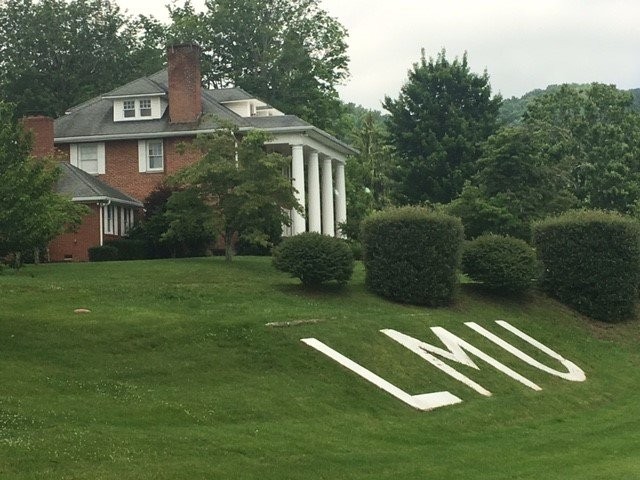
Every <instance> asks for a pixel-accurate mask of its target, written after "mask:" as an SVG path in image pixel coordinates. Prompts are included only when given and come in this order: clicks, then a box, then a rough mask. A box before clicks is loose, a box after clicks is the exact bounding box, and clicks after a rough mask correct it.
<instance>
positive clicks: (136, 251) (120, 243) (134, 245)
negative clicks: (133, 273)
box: [105, 238, 148, 260]
mask: <svg viewBox="0 0 640 480" xmlns="http://www.w3.org/2000/svg"><path fill="white" fill-rule="evenodd" d="M105 245H106V246H110V247H114V248H115V249H116V250H117V251H118V260H144V259H146V258H148V256H147V244H146V242H145V241H144V240H134V239H132V238H123V239H120V240H110V241H108V242H105Z"/></svg>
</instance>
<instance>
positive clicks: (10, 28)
mask: <svg viewBox="0 0 640 480" xmlns="http://www.w3.org/2000/svg"><path fill="white" fill-rule="evenodd" d="M156 27H157V25H156ZM161 36H162V34H161V33H160V32H159V31H158V30H157V28H155V29H154V24H153V22H148V21H145V20H143V19H138V20H136V19H132V18H130V17H128V16H126V15H124V14H123V13H122V12H121V11H120V9H119V7H118V6H117V5H116V4H115V3H114V2H113V1H111V0H75V1H71V2H68V1H66V0H40V1H36V0H5V1H3V2H0V91H1V92H2V98H3V99H4V100H5V101H9V102H12V103H14V104H15V105H16V115H17V116H24V115H29V114H46V115H51V116H60V115H62V114H63V113H64V112H65V111H66V110H67V109H68V108H69V107H71V106H73V105H76V104H78V103H81V102H83V101H85V100H87V99H89V98H92V97H93V96H95V95H97V94H99V93H104V92H106V91H108V90H111V89H112V88H114V87H116V86H118V85H121V84H123V83H126V82H127V81H129V80H132V79H135V78H137V77H139V76H142V75H144V74H149V73H152V72H153V71H156V70H159V69H160V68H162V62H163V58H164V52H163V51H162V49H161V48H160V46H159V45H158V40H159V37H161Z"/></svg>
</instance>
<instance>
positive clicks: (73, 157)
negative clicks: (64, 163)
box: [69, 143, 80, 168]
mask: <svg viewBox="0 0 640 480" xmlns="http://www.w3.org/2000/svg"><path fill="white" fill-rule="evenodd" d="M69 162H70V163H71V165H73V166H74V167H76V168H80V167H78V144H76V143H72V144H71V145H69Z"/></svg>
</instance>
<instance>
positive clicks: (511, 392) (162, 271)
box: [0, 258, 640, 480]
mask: <svg viewBox="0 0 640 480" xmlns="http://www.w3.org/2000/svg"><path fill="white" fill-rule="evenodd" d="M0 292H1V294H0V379H1V381H0V478H10V479H16V480H20V479H35V478H56V479H58V478H59V479H119V480H125V479H211V478H215V479H217V478H220V479H233V478H241V479H260V480H267V479H300V478H305V479H398V478H403V479H404V478H406V479H414V478H415V479H418V478H420V479H427V478H429V479H432V478H433V479H462V478H464V479H521V478H522V479H525V478H526V479H534V478H535V479H538V478H544V479H568V478H580V479H611V478H625V479H634V478H640V443H639V442H638V432H639V431H640V401H639V400H638V385H639V384H640V368H638V367H639V366H640V348H639V347H638V341H639V340H640V328H639V327H638V324H637V323H629V324H624V325H617V326H604V325H601V324H595V323H593V322H589V321H587V320H585V319H583V318H579V317H577V316H576V315H574V314H572V313H571V312H569V311H568V310H566V309H565V308H563V307H561V306H559V305H558V304H557V303H555V302H553V301H551V300H548V299H545V298H542V297H538V296H532V297H531V298H529V299H527V300H526V301H522V302H515V301H498V300H491V299H487V298H485V297H482V296H480V295H478V294H477V293H474V291H473V290H472V289H471V288H469V287H466V288H464V289H463V291H462V292H461V294H460V295H459V299H458V301H457V303H456V304H455V305H454V306H452V307H450V308H443V309H424V308H418V307H408V306H402V305H397V304H393V303H389V302H386V301H384V300H381V299H379V298H376V297H374V296H372V295H370V294H368V293H366V291H365V289H364V287H363V272H362V270H358V271H357V272H356V275H355V278H354V280H353V282H352V283H351V284H350V286H349V287H348V288H347V289H346V290H345V291H344V292H336V291H333V290H332V289H331V288H327V289H326V290H325V291H323V292H319V293H313V294H312V293H308V292H305V291H304V290H302V289H301V288H300V287H299V286H298V284H297V282H296V281H295V280H292V279H289V278H287V277H286V276H284V275H282V274H280V273H278V272H276V271H275V270H273V269H272V268H271V266H270V264H269V261H268V259H256V258H237V259H236V260H234V262H233V264H231V265H226V264H224V262H223V261H222V260H221V259H218V258H214V259H193V260H175V261H153V262H128V263H108V264H82V265H45V266H39V267H29V268H27V269H26V270H25V271H23V272H21V273H20V274H18V275H4V276H0ZM79 307H83V308H89V309H91V311H92V313H90V314H86V315H77V314H74V313H73V310H74V309H75V308H79ZM305 319H319V320H322V322H320V323H316V324H309V325H301V326H297V327H291V328H267V327H265V323H267V322H272V321H294V320H305ZM497 319H503V320H507V321H508V322H509V323H511V324H512V325H514V326H516V327H517V328H520V329H521V330H523V331H524V332H526V333H528V334H530V335H531V336H533V337H534V338H536V339H538V340H540V341H541V342H543V343H545V344H546V345H548V346H549V347H551V348H552V349H554V350H556V351H557V352H558V353H560V354H561V355H563V356H565V357H566V358H568V359H569V360H572V361H574V362H575V363H576V364H577V365H579V366H580V367H581V368H583V369H584V370H585V372H586V375H587V381H586V382H584V383H572V382H568V381H565V380H562V379H558V378H556V377H552V376H550V375H548V374H546V373H544V372H541V371H539V370H536V369H534V368H530V367H528V366H526V365H525V364H524V363H522V362H521V361H519V360H517V359H516V358H515V357H513V356H511V355H509V354H508V353H506V352H504V351H502V350H500V349H499V348H497V347H494V346H493V345H492V344H491V343H489V342H488V341H487V340H485V339H483V337H481V336H479V335H478V334H476V333H475V332H473V331H471V330H470V329H469V328H467V327H466V326H464V325H463V322H466V321H475V322H477V323H479V324H481V325H482V326H484V327H485V328H487V329H489V330H490V331H493V332H495V333H496V334H498V335H499V336H500V337H502V338H504V339H506V340H508V341H510V342H511V343H512V344H514V345H516V346H518V347H520V348H522V349H523V350H524V351H526V352H528V353H530V354H531V355H532V356H534V357H536V358H538V359H540V361H542V362H543V363H546V364H548V365H549V366H552V367H556V368H558V364H557V362H554V361H553V360H551V359H550V358H548V357H545V356H544V355H543V354H540V352H537V351H536V350H535V349H533V348H531V347H530V346H527V345H526V344H524V343H523V342H520V341H518V339H516V338H515V337H514V336H512V335H511V334H509V333H508V332H506V331H504V330H502V329H501V328H500V327H498V326H497V325H495V323H494V321H495V320H497ZM429 326H442V327H445V328H447V329H448V330H449V331H451V332H452V333H455V334H457V335H459V336H460V337H462V338H464V339H465V340H467V341H469V342H470V343H472V344H473V345H475V346H477V347H478V348H480V349H481V350H483V351H485V352H487V353H489V354H491V355H492V356H494V357H495V358H497V359H499V360H500V361H503V362H504V363H506V364H508V365H509V366H511V367H512V368H514V369H515V370H516V371H518V372H519V373H521V374H523V375H525V376H526V377H527V378H530V379H531V380H533V381H534V382H536V383H538V384H539V385H540V386H541V387H542V388H543V390H542V391H541V392H534V391H532V390H529V389H527V388H526V387H524V386H523V385H520V384H518V383H516V382H514V381H513V380H511V379H509V378H507V377H506V376H504V375H502V374H499V373H497V372H496V371H494V370H493V369H492V368H491V367H489V366H487V365H486V364H483V363H482V362H480V361H479V362H478V364H479V366H480V368H481V370H480V371H479V372H478V371H475V370H473V369H470V368H468V367H464V366H459V365H455V364H454V365H453V366H454V367H455V368H456V369H457V370H459V371H461V372H462V373H464V374H466V375H468V376H469V377H471V378H472V379H474V380H476V381H477V382H478V383H480V384H481V385H483V386H484V387H485V388H487V389H489V390H490V391H491V392H493V394H494V395H493V396H492V397H490V398H485V397H482V396H480V395H478V394H477V393H475V392H474V391H472V390H471V389H469V388H467V387H465V386H464V385H462V384H460V383H458V382H456V381H454V380H452V379H450V378H449V377H447V376H446V375H444V374H443V373H442V372H440V371H439V370H436V369H435V368H434V367H432V366H430V365H428V364H427V363H426V362H425V361H424V360H422V359H420V358H419V357H418V356H417V355H415V354H413V353H411V352H410V351H408V350H406V349H404V348H403V347H401V346H400V345H399V344H397V343H395V342H393V341H392V340H391V339H389V338H387V337H386V336H384V335H383V334H381V333H380V332H379V330H380V329H382V328H394V329H396V330H399V331H401V332H403V333H407V334H409V335H412V336H415V337H416V338H420V339H422V340H424V341H427V342H429V343H432V344H434V345H439V342H438V341H437V339H436V338H435V336H434V335H433V334H432V333H431V331H430V330H429V329H428V327H429ZM305 337H316V338H318V339H319V340H321V341H323V342H325V343H327V344H328V345H330V346H331V347H333V348H335V349H336V350H338V351H339V352H341V353H343V354H344V355H347V356H348V357H350V358H351V359H353V360H355V361H357V362H359V363H361V364H362V365H363V366H365V367H366V368H369V369H370V370H372V371H374V372H375V373H377V374H379V375H381V376H382V377H384V378H385V379H387V380H389V381H391V382H392V383H394V384H395V385H397V386H399V387H400V388H403V389H405V390H406V391H408V392H409V393H412V394H418V393H427V392H430V391H437V390H442V389H446V390H449V391H451V392H452V393H453V394H455V395H457V396H459V397H460V398H462V399H463V400H464V402H463V403H461V404H459V405H456V406H452V407H445V408H442V409H439V410H435V411H432V412H418V411H416V410H413V409H411V408H409V407H407V406H405V405H404V404H402V403H401V402H399V401H398V400H396V399H394V398H393V397H391V396H389V395H387V394H386V393H383V392H381V391H379V390H377V389H376V388H375V387H374V386H372V385H371V384H369V383H367V382H365V381H364V380H362V379H360V378H359V377H357V376H356V375H354V374H353V373H351V372H349V371H347V370H346V369H344V368H342V367H341V366H339V365H338V364H336V363H335V362H333V361H332V360H330V359H328V358H327V357H324V356H323V355H322V354H320V353H319V352H316V351H315V350H312V349H311V348H309V347H307V346H305V345H304V344H302V343H301V342H300V339H301V338H305ZM449 363H451V362H449Z"/></svg>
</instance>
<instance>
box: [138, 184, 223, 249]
mask: <svg viewBox="0 0 640 480" xmlns="http://www.w3.org/2000/svg"><path fill="white" fill-rule="evenodd" d="M174 193H175V194H176V197H175V198H173V194H174ZM171 198H173V200H171V202H170V199H171ZM144 207H145V218H144V220H143V221H142V222H141V223H139V224H138V225H136V226H135V227H134V228H133V229H132V230H131V231H130V232H129V238H130V239H134V240H141V241H143V242H144V244H145V248H146V257H147V258H169V257H178V258H183V257H198V256H203V255H205V253H206V252H207V249H208V248H209V247H210V245H211V244H212V242H213V241H214V240H215V232H214V231H213V230H212V228H211V222H212V220H211V212H210V210H209V209H208V208H207V207H206V206H205V205H204V204H203V203H202V201H201V200H200V199H199V198H197V196H196V195H195V194H193V192H192V193H191V194H189V193H184V192H180V191H179V190H177V189H175V188H172V187H170V186H168V185H166V184H161V185H159V186H158V187H156V188H155V189H154V190H153V191H151V193H149V195H148V196H147V198H146V199H145V200H144ZM169 207H171V208H169ZM182 213H184V218H181V214H182ZM172 222H173V224H172ZM170 229H171V233H169V234H167V232H169V230H170Z"/></svg>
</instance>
